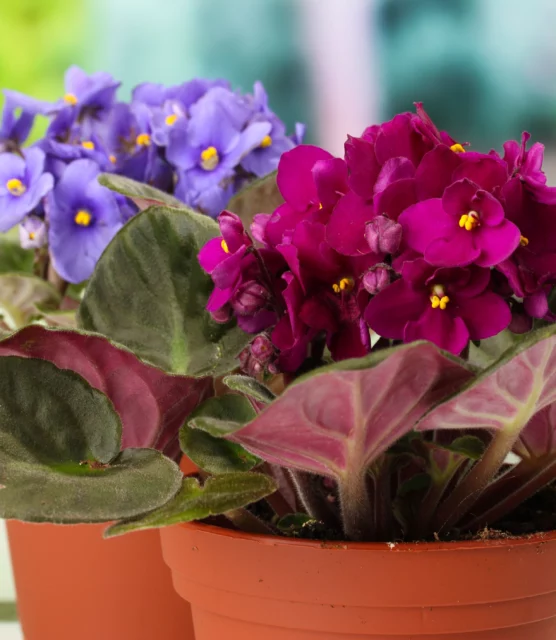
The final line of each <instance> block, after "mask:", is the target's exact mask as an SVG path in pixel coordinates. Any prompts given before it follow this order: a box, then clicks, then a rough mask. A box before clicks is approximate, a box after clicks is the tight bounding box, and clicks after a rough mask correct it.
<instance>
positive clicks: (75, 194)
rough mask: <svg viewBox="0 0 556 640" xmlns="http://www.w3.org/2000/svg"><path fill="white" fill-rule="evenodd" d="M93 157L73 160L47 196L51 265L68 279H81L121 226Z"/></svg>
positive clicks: (116, 209)
mask: <svg viewBox="0 0 556 640" xmlns="http://www.w3.org/2000/svg"><path fill="white" fill-rule="evenodd" d="M98 174H99V168H98V166H97V165H96V164H95V163H94V162H93V161H92V160H76V161H75V162H72V163H71V164H70V165H69V166H68V167H67V169H66V170H65V172H64V174H63V175H62V179H61V180H60V182H59V183H58V184H57V185H56V187H55V189H54V190H53V191H52V193H51V194H50V196H49V199H48V208H47V219H48V223H49V235H48V240H49V244H50V252H51V255H52V259H53V263H54V268H55V269H56V271H57V272H58V273H59V274H60V276H62V278H64V280H67V281H68V282H73V283H79V282H83V281H84V280H86V279H87V278H89V277H90V275H91V274H92V272H93V270H94V268H95V265H96V263H97V260H98V259H99V258H100V256H101V254H102V252H103V251H104V249H105V248H106V246H107V245H108V243H109V242H110V241H111V240H112V238H113V237H114V236H115V235H116V233H117V232H118V230H119V229H120V228H121V227H122V216H121V213H120V209H119V207H118V203H117V200H116V198H115V196H114V194H113V193H112V192H111V191H109V190H108V189H106V188H105V187H103V186H101V185H100V184H99V183H98V181H97V177H98Z"/></svg>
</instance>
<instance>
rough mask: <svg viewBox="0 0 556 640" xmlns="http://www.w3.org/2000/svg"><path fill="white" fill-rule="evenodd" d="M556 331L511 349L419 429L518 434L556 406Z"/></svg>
mask: <svg viewBox="0 0 556 640" xmlns="http://www.w3.org/2000/svg"><path fill="white" fill-rule="evenodd" d="M555 332H556V327H555V326H551V327H549V328H548V329H541V330H539V331H537V332H535V333H533V334H530V336H529V337H528V338H527V339H525V340H523V341H522V342H520V343H518V345H517V347H515V348H513V349H510V350H508V351H507V352H506V353H505V354H504V355H503V356H502V358H501V359H500V360H498V361H497V362H495V363H494V364H493V365H492V366H490V367H489V368H488V369H485V371H483V372H482V373H481V374H480V375H479V376H477V377H476V378H475V379H474V380H473V381H471V382H470V383H469V385H468V386H467V387H466V388H465V389H463V390H462V391H461V392H460V393H459V394H458V395H456V396H454V397H452V398H449V399H448V400H447V401H446V402H444V403H442V404H440V405H439V406H437V407H435V408H434V409H433V410H432V411H431V412H430V413H429V414H428V415H426V416H425V417H424V418H423V420H422V421H421V422H420V423H419V425H418V427H417V428H418V430H420V431H427V430H430V429H439V428H442V429H478V428H479V429H480V428H485V429H490V430H494V431H502V430H504V431H508V432H511V433H514V434H515V435H516V438H517V435H518V434H519V432H520V431H521V430H522V429H523V428H524V427H525V425H527V423H528V422H529V421H530V420H531V418H532V417H533V416H534V415H535V414H536V413H538V412H539V411H541V410H542V409H543V407H547V406H549V405H551V404H552V403H553V402H555V401H556V335H554V333H555Z"/></svg>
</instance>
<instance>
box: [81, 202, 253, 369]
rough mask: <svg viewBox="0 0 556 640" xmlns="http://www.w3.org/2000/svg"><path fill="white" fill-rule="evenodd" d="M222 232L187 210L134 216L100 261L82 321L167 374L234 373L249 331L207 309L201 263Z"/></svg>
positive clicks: (208, 288)
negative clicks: (209, 244)
mask: <svg viewBox="0 0 556 640" xmlns="http://www.w3.org/2000/svg"><path fill="white" fill-rule="evenodd" d="M219 233H220V232H219V229H218V225H217V224H216V222H214V220H211V218H208V217H207V216H203V215H200V214H197V213H194V212H191V211H188V210H185V209H184V210H181V209H180V210H178V209H167V208H163V207H153V208H151V209H148V210H147V211H144V212H143V213H140V214H139V215H137V216H135V218H133V219H132V220H130V222H128V224H126V225H125V227H124V228H123V229H122V230H121V231H120V232H119V233H118V234H117V235H116V237H115V238H114V240H113V241H112V242H111V243H110V245H109V246H108V248H107V249H106V251H105V252H104V254H103V255H102V257H101V259H100V261H99V263H98V264H97V267H96V270H95V272H94V274H93V276H92V278H91V280H90V282H89V285H88V287H87V290H86V293H85V296H84V299H83V302H82V304H81V307H80V310H79V320H80V323H81V325H82V326H83V327H84V328H86V329H89V330H91V331H97V332H99V333H102V334H104V335H106V336H109V337H110V338H111V339H113V340H115V341H116V342H118V343H120V344H123V345H124V346H126V347H128V348H129V349H131V350H132V351H133V352H134V353H136V354H137V355H138V356H139V357H140V358H141V359H142V360H145V361H146V362H149V363H151V364H153V365H155V366H157V367H160V368H161V369H164V370H165V371H169V372H172V373H178V374H185V375H219V374H223V373H229V372H230V371H231V370H232V369H234V368H235V366H236V364H237V363H236V356H237V355H238V354H239V353H240V351H241V350H242V349H243V348H244V347H245V346H246V345H247V344H248V342H249V338H250V336H249V335H247V334H246V333H244V332H243V331H241V330H240V329H239V328H238V327H237V326H236V325H235V323H228V324H217V323H215V322H214V321H213V320H212V319H211V317H210V315H209V313H207V312H206V311H205V306H206V302H207V299H208V296H209V294H210V292H211V290H212V281H211V279H210V277H209V276H208V275H207V274H206V273H205V272H204V271H203V270H202V269H201V267H200V265H199V263H198V260H197V254H198V253H199V249H200V248H201V247H202V246H203V245H204V244H205V243H206V241H207V240H209V239H210V238H213V237H215V236H217V235H219Z"/></svg>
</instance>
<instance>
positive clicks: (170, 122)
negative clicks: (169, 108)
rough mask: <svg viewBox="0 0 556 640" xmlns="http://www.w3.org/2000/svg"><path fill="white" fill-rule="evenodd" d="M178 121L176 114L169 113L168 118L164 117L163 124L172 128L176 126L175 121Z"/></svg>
mask: <svg viewBox="0 0 556 640" xmlns="http://www.w3.org/2000/svg"><path fill="white" fill-rule="evenodd" d="M177 119H178V114H177V113H171V114H170V115H169V116H166V120H164V122H165V123H166V124H167V125H168V126H169V127H171V126H173V125H175V124H176V120H177Z"/></svg>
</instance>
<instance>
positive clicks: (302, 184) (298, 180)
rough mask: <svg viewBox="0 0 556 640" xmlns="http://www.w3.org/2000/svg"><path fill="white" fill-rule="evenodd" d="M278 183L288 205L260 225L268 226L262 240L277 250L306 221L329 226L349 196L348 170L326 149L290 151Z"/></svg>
mask: <svg viewBox="0 0 556 640" xmlns="http://www.w3.org/2000/svg"><path fill="white" fill-rule="evenodd" d="M276 180H277V183H278V188H279V190H280V193H281V194H282V196H283V198H284V200H285V203H284V204H283V205H281V206H280V207H278V208H277V209H276V211H275V212H274V213H273V214H272V215H271V216H270V217H268V216H265V218H264V219H263V220H261V219H260V218H259V217H258V216H256V224H258V225H259V226H260V225H261V224H263V225H264V229H261V233H259V234H256V236H257V237H258V239H259V240H261V241H264V242H265V243H267V244H269V245H271V246H276V245H278V244H281V243H282V242H283V239H284V238H285V237H287V236H289V235H291V233H292V232H293V230H294V229H295V227H296V225H297V224H298V223H299V222H301V221H302V220H312V221H316V222H326V220H328V217H329V216H330V212H331V210H332V208H333V207H334V205H335V204H336V202H337V201H338V199H339V198H340V197H341V196H342V195H343V194H344V193H346V192H347V190H348V186H347V167H346V163H345V162H344V160H342V159H340V158H334V157H333V156H332V155H331V154H329V153H328V152H327V151H325V150H324V149H320V148H319V147H314V146H311V145H301V146H299V147H295V148H294V149H292V150H291V151H287V152H286V153H284V154H283V155H282V157H281V158H280V163H279V164H278V175H277V178H276Z"/></svg>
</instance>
